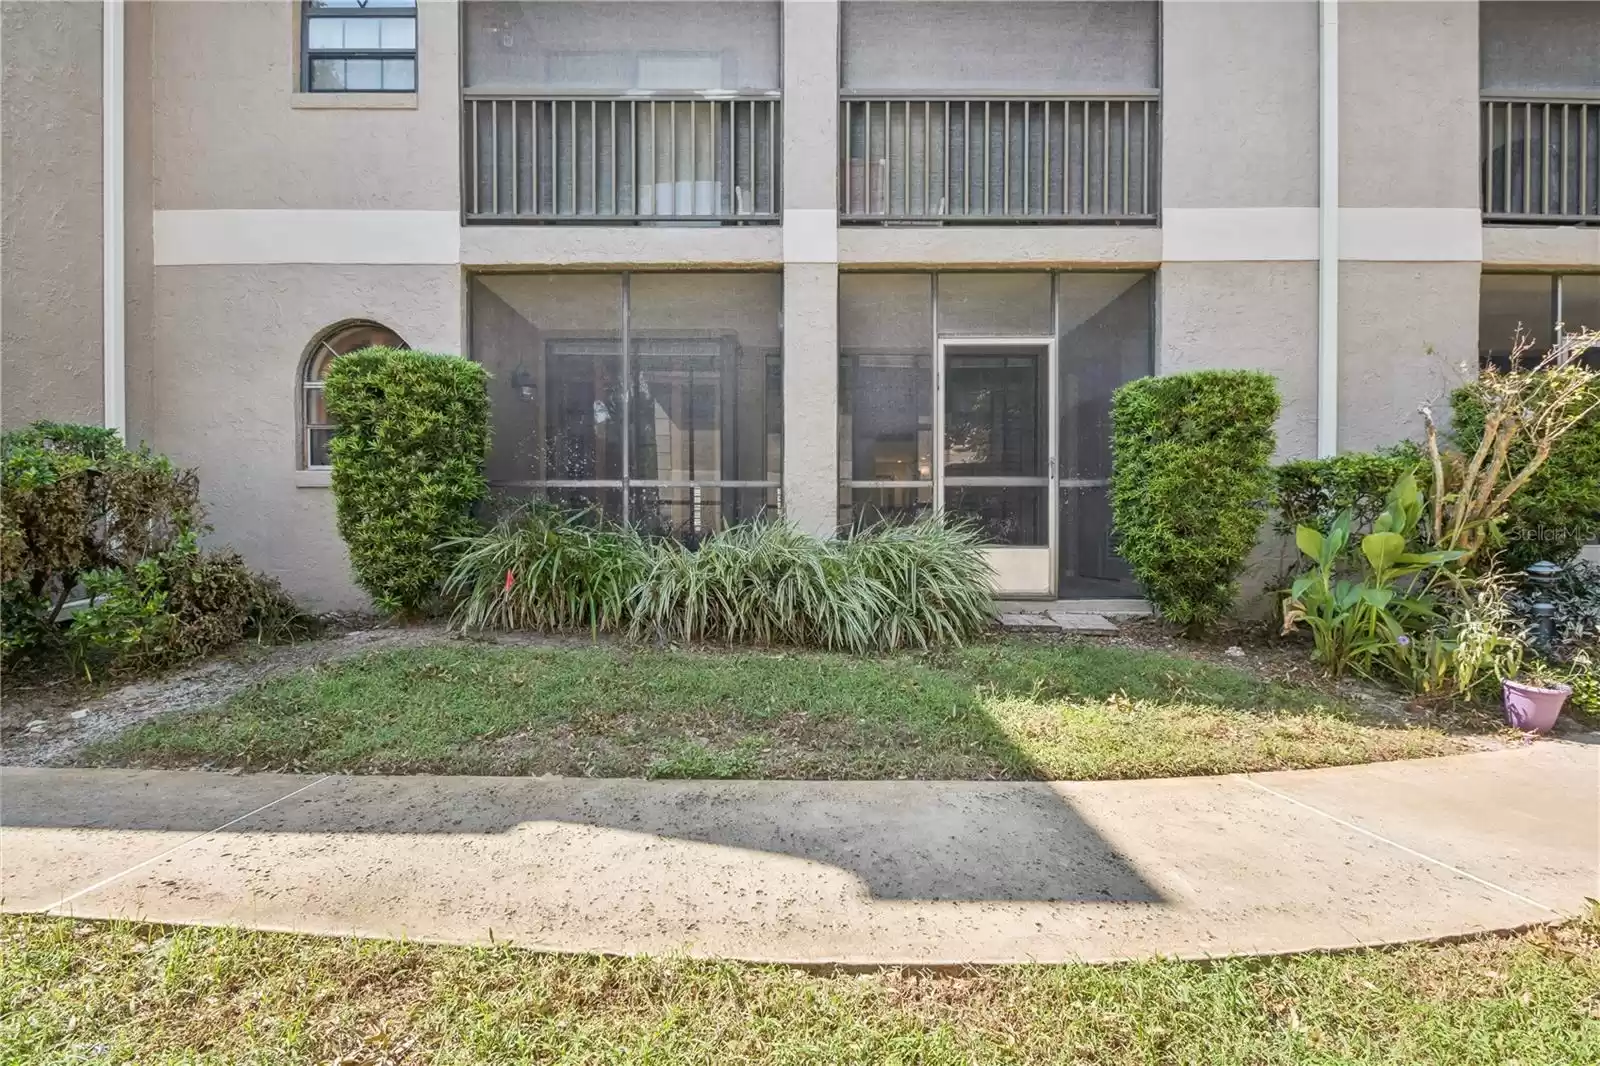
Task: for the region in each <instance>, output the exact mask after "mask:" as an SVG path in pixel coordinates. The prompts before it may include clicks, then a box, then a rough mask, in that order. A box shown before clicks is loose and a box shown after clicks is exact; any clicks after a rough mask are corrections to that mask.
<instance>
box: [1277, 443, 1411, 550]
mask: <svg viewBox="0 0 1600 1066" xmlns="http://www.w3.org/2000/svg"><path fill="white" fill-rule="evenodd" d="M1427 462H1428V457H1427V456H1426V455H1424V454H1423V451H1422V447H1421V446H1420V445H1418V444H1417V443H1416V442H1415V441H1409V440H1406V441H1401V442H1400V443H1399V444H1395V445H1392V446H1390V447H1388V448H1380V449H1379V450H1378V451H1375V452H1344V453H1343V454H1341V455H1335V456H1333V457H1331V458H1327V459H1296V460H1293V461H1291V462H1287V463H1284V464H1282V465H1280V466H1279V467H1278V468H1277V469H1276V470H1274V471H1273V474H1272V477H1273V491H1272V506H1273V510H1274V512H1275V514H1274V517H1273V523H1272V528H1273V529H1274V530H1275V531H1276V532H1278V533H1281V534H1282V535H1284V536H1286V537H1292V536H1294V531H1295V529H1296V527H1298V526H1310V527H1311V528H1312V529H1327V528H1328V527H1329V526H1330V525H1332V524H1333V521H1334V519H1336V518H1338V517H1339V515H1340V514H1341V513H1343V512H1344V511H1349V512H1350V515H1351V525H1350V530H1351V532H1352V533H1356V534H1360V533H1365V532H1367V531H1369V530H1371V529H1372V523H1373V520H1374V519H1376V518H1377V517H1378V515H1380V514H1382V513H1383V509H1384V506H1385V504H1386V501H1387V499H1388V496H1389V489H1390V487H1391V486H1393V485H1394V483H1395V482H1397V481H1399V480H1400V478H1401V477H1402V476H1404V475H1405V474H1406V473H1407V472H1411V473H1414V474H1416V476H1417V478H1418V480H1419V481H1423V482H1426V481H1427V480H1428V478H1427V476H1426V473H1425V471H1424V467H1426V466H1427Z"/></svg>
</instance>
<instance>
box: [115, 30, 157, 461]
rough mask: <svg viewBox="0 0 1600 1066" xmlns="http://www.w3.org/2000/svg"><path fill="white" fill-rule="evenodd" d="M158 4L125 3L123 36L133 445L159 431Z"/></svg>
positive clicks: (126, 344)
mask: <svg viewBox="0 0 1600 1066" xmlns="http://www.w3.org/2000/svg"><path fill="white" fill-rule="evenodd" d="M155 7H156V3H155V2H152V0H139V2H136V3H129V4H128V5H127V14H126V15H125V16H124V24H123V35H124V40H125V43H126V47H127V58H126V67H125V69H124V74H125V82H126V92H127V95H126V97H125V98H124V101H123V121H124V133H123V137H124V140H123V147H124V149H125V152H124V155H125V157H126V159H125V163H124V172H123V177H122V180H123V194H124V197H125V202H126V204H127V210H126V212H125V214H124V217H123V238H122V239H123V285H124V287H125V292H126V307H125V310H124V312H123V330H124V340H123V349H124V353H125V355H124V359H125V365H124V380H125V382H126V387H127V394H126V404H127V433H128V439H129V440H133V441H138V440H145V439H148V438H149V437H150V435H151V434H152V433H153V432H154V429H155V419H156V399H157V397H156V392H155V370H156V349H155V332H154V331H155V269H154V262H155V236H154V231H153V214H152V212H153V211H154V209H155V173H154V171H153V169H152V164H153V162H154V157H153V155H152V153H151V148H152V136H153V133H154V119H155V113H154V110H153V93H154V90H155V76H154V75H155V72H154V70H153V69H152V67H151V61H152V59H153V56H152V54H151V47H150V46H151V30H152V27H153V23H154V21H155V18H154V16H155Z"/></svg>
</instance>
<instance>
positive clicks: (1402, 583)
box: [1283, 473, 1465, 677]
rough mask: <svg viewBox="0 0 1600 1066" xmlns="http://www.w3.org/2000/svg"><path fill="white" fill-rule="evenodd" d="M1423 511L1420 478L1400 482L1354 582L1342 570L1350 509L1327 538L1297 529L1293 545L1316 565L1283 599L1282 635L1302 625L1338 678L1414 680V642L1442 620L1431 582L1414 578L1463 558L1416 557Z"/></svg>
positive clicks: (1364, 548) (1368, 539)
mask: <svg viewBox="0 0 1600 1066" xmlns="http://www.w3.org/2000/svg"><path fill="white" fill-rule="evenodd" d="M1425 506H1426V503H1425V501H1424V499H1423V497H1422V493H1421V492H1420V490H1419V489H1418V488H1417V480H1416V478H1415V476H1413V475H1412V474H1409V473H1407V474H1404V475H1402V476H1401V478H1400V479H1399V480H1398V481H1397V482H1396V483H1395V485H1394V487H1393V488H1392V489H1391V490H1390V491H1389V497H1388V501H1387V503H1386V505H1385V507H1384V510H1383V513H1382V514H1380V515H1378V517H1377V518H1376V519H1375V520H1374V521H1373V528H1372V532H1371V533H1368V534H1366V535H1365V536H1363V537H1362V538H1361V540H1360V551H1359V562H1358V564H1357V565H1358V567H1359V573H1358V574H1357V575H1351V576H1346V575H1345V574H1344V572H1343V568H1342V566H1341V560H1342V558H1343V557H1344V555H1345V549H1346V547H1347V546H1348V545H1349V543H1350V536H1351V532H1350V531H1351V526H1352V524H1353V522H1354V517H1353V516H1352V514H1351V512H1350V511H1349V510H1348V509H1347V510H1345V511H1342V512H1340V514H1339V516H1338V517H1337V518H1335V519H1334V520H1333V523H1332V524H1331V525H1330V526H1329V527H1328V529H1327V530H1326V531H1325V532H1324V531H1319V530H1317V529H1314V528H1312V527H1311V526H1300V527H1298V528H1297V529H1296V530H1295V545H1296V546H1297V547H1298V548H1299V549H1300V551H1301V553H1302V554H1304V555H1305V556H1307V557H1308V558H1310V559H1311V561H1312V563H1313V566H1312V567H1311V569H1310V570H1309V571H1307V572H1306V573H1304V574H1302V575H1300V576H1299V577H1298V578H1296V579H1295V581H1294V583H1293V584H1292V585H1291V586H1290V588H1289V591H1288V593H1287V595H1286V596H1285V597H1284V605H1283V607H1284V611H1283V628H1284V632H1286V633H1287V632H1291V631H1293V630H1294V629H1295V628H1296V627H1297V626H1298V625H1299V624H1300V623H1302V622H1304V623H1305V625H1306V628H1307V629H1309V630H1310V631H1311V638H1312V642H1313V645H1314V647H1315V652H1314V657H1315V659H1316V661H1317V662H1318V663H1319V664H1321V665H1322V666H1323V667H1324V668H1325V669H1327V670H1328V672H1329V673H1331V674H1333V676H1335V677H1339V676H1341V675H1343V674H1344V673H1345V672H1346V671H1347V670H1354V671H1355V672H1357V673H1359V674H1362V675H1363V676H1367V677H1372V676H1374V675H1375V674H1376V673H1378V672H1380V671H1382V672H1387V673H1390V674H1394V675H1399V676H1402V677H1408V676H1410V674H1411V673H1412V662H1413V659H1414V656H1415V655H1416V649H1415V648H1414V647H1413V637H1414V636H1415V635H1417V634H1420V633H1423V632H1426V631H1428V630H1429V629H1430V628H1431V627H1432V626H1433V625H1434V624H1435V623H1436V622H1437V621H1438V618H1439V608H1438V602H1437V599H1436V598H1435V597H1434V596H1432V595H1431V594H1430V591H1429V587H1430V584H1431V582H1430V581H1427V580H1424V581H1418V580H1417V578H1418V577H1419V575H1422V574H1424V573H1425V572H1428V571H1434V572H1437V571H1438V569H1439V568H1441V567H1444V566H1446V565H1447V564H1449V563H1452V562H1454V561H1456V560H1458V559H1460V558H1461V557H1462V556H1463V555H1464V554H1465V553H1464V552H1460V551H1413V550H1411V536H1412V534H1413V531H1415V530H1416V529H1417V524H1418V522H1419V521H1420V519H1421V517H1422V514H1423V511H1424V509H1425Z"/></svg>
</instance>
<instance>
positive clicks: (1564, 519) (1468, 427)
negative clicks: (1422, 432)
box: [1450, 384, 1600, 570]
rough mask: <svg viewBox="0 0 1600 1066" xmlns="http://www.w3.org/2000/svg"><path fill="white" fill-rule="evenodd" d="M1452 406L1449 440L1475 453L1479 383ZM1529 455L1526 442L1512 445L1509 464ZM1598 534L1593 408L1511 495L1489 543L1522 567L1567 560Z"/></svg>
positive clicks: (1597, 413)
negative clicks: (1497, 528) (1500, 521)
mask: <svg viewBox="0 0 1600 1066" xmlns="http://www.w3.org/2000/svg"><path fill="white" fill-rule="evenodd" d="M1593 388H1594V389H1600V385H1595V386H1593ZM1595 399H1597V400H1600V396H1596V397H1595ZM1450 407H1451V426H1450V445H1451V447H1452V448H1454V449H1455V450H1456V451H1458V452H1461V453H1462V454H1463V455H1466V456H1471V455H1472V454H1473V453H1474V452H1475V451H1477V449H1478V442H1479V441H1480V440H1482V439H1483V428H1484V427H1483V416H1484V412H1483V404H1482V402H1481V401H1480V399H1479V397H1478V395H1477V391H1476V385H1475V384H1468V385H1464V386H1462V387H1461V388H1459V389H1457V390H1456V391H1455V392H1454V393H1452V394H1451V396H1450ZM1528 458H1529V449H1528V446H1527V445H1526V444H1520V443H1519V444H1516V445H1513V446H1512V448H1511V451H1510V453H1509V454H1508V457H1507V462H1506V464H1505V465H1506V468H1507V469H1511V470H1517V469H1520V468H1521V467H1522V465H1523V464H1524V463H1526V462H1527V461H1528ZM1596 535H1600V410H1594V411H1591V412H1589V414H1588V416H1587V417H1586V418H1585V419H1584V420H1583V421H1582V422H1581V423H1579V424H1578V425H1577V426H1574V427H1573V428H1572V430H1571V431H1569V432H1568V433H1567V434H1566V435H1565V436H1563V437H1562V438H1561V439H1560V440H1559V441H1557V442H1556V445H1555V447H1554V449H1553V450H1552V451H1551V452H1550V457H1549V459H1547V460H1546V461H1545V464H1544V466H1542V467H1540V468H1539V470H1538V472H1537V473H1535V474H1534V475H1533V477H1531V478H1530V479H1529V480H1528V483H1527V484H1526V485H1524V486H1522V488H1521V489H1519V490H1518V491H1517V493H1516V495H1514V496H1512V497H1511V500H1510V501H1509V502H1508V504H1507V505H1506V517H1505V521H1504V522H1503V524H1501V526H1500V528H1499V531H1498V534H1497V537H1496V539H1495V540H1494V541H1492V542H1491V543H1492V544H1493V546H1494V547H1495V548H1497V549H1498V550H1499V551H1500V560H1499V564H1500V566H1501V567H1502V568H1504V569H1508V570H1522V569H1524V568H1526V567H1528V566H1529V565H1531V564H1533V563H1536V562H1538V561H1539V560H1541V559H1549V560H1550V561H1551V562H1555V563H1565V562H1567V561H1568V560H1570V559H1573V558H1575V557H1576V556H1577V554H1578V553H1579V552H1580V551H1582V550H1583V546H1584V545H1585V544H1587V543H1589V542H1590V541H1591V540H1593V539H1594V538H1595V537H1596Z"/></svg>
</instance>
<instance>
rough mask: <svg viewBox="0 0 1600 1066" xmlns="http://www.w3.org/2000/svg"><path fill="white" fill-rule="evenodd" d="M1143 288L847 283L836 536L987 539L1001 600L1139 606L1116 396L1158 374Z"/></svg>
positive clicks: (1017, 280) (1084, 277)
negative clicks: (1117, 464)
mask: <svg viewBox="0 0 1600 1066" xmlns="http://www.w3.org/2000/svg"><path fill="white" fill-rule="evenodd" d="M1152 298H1153V285H1152V284H1151V280H1150V277H1149V275H1147V274H1142V273H1076V272H1072V273H1058V274H1048V273H982V274H979V273H970V274H969V273H942V274H901V273H897V274H866V273H863V274H845V275H842V276H841V277H840V279H839V343H840V381H839V412H840V417H839V463H840V471H839V520H840V524H841V525H842V526H853V525H857V524H861V523H867V522H873V521H877V520H879V519H882V518H886V517H889V518H894V517H906V516H910V515H915V514H918V513H921V512H924V511H930V510H942V511H944V512H946V513H950V514H956V515H962V516H965V517H967V518H970V519H971V520H973V521H974V522H976V523H977V524H978V526H979V528H980V529H981V530H982V531H983V533H984V536H985V538H986V539H987V540H988V542H989V544H990V545H991V547H990V549H989V556H990V561H991V563H992V565H993V566H994V567H995V571H996V574H997V591H998V592H999V593H1001V594H1006V595H1016V596H1037V597H1055V596H1059V597H1061V598H1122V597H1132V596H1138V595H1140V592H1139V588H1138V586H1137V584H1136V583H1135V582H1134V581H1133V580H1132V576H1131V574H1130V573H1129V571H1128V568H1127V566H1126V564H1125V563H1124V562H1123V561H1122V560H1121V559H1120V558H1119V557H1118V556H1117V554H1116V550H1115V546H1114V542H1113V538H1112V529H1111V507H1110V499H1109V486H1110V477H1111V394H1112V393H1113V392H1114V391H1115V390H1116V388H1117V387H1118V386H1120V385H1122V384H1123V383H1125V382H1127V381H1131V380H1133V379H1134V378H1138V377H1143V376H1145V375H1147V374H1149V373H1151V372H1152V370H1153V348H1152V330H1151V319H1152V306H1151V303H1152Z"/></svg>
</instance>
